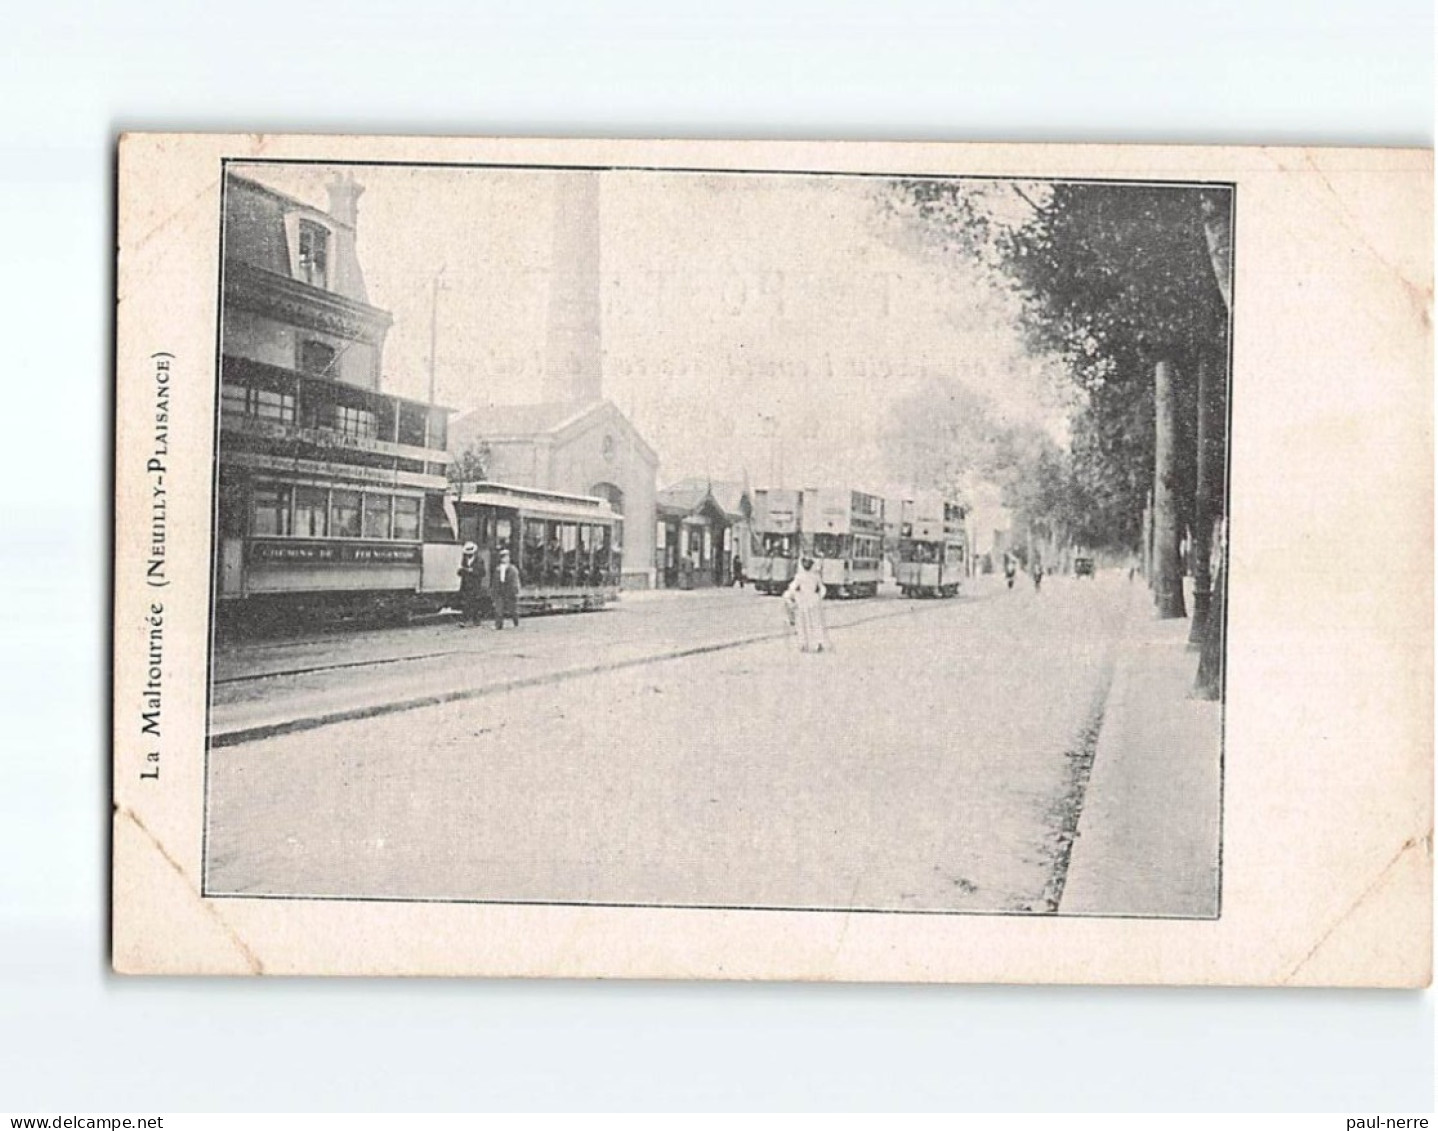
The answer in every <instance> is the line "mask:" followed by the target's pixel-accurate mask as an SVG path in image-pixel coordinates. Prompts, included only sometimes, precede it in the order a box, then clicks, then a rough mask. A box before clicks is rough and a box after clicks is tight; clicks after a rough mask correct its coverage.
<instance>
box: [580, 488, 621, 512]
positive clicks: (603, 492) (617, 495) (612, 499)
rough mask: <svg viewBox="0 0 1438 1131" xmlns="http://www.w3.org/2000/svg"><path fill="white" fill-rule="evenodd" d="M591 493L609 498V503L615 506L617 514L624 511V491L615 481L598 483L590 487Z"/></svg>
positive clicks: (602, 497)
mask: <svg viewBox="0 0 1438 1131" xmlns="http://www.w3.org/2000/svg"><path fill="white" fill-rule="evenodd" d="M589 493H590V494H591V495H595V496H597V497H598V498H601V499H605V500H607V501H608V503H609V505H610V506H611V507H613V508H614V513H615V514H623V513H624V492H623V491H621V490H620V489H619V488H618V487H616V486H615V485H614V484H613V483H596V484H595V485H594V486H593V487H591V488H589Z"/></svg>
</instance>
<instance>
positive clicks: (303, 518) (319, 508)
mask: <svg viewBox="0 0 1438 1131" xmlns="http://www.w3.org/2000/svg"><path fill="white" fill-rule="evenodd" d="M329 503H330V500H329V492H328V491H326V490H325V489H324V488H323V487H296V488H295V533H296V534H297V535H299V537H301V538H323V537H324V536H325V532H326V531H327V530H328V529H329V521H328V520H329Z"/></svg>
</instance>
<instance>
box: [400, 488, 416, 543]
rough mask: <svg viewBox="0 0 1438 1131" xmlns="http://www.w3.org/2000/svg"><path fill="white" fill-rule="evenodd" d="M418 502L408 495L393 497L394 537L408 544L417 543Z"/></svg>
mask: <svg viewBox="0 0 1438 1131" xmlns="http://www.w3.org/2000/svg"><path fill="white" fill-rule="evenodd" d="M419 504H420V500H419V499H417V498H413V497H412V496H409V495H396V496H395V497H394V536H395V537H396V538H403V539H406V540H407V541H410V542H418V541H419Z"/></svg>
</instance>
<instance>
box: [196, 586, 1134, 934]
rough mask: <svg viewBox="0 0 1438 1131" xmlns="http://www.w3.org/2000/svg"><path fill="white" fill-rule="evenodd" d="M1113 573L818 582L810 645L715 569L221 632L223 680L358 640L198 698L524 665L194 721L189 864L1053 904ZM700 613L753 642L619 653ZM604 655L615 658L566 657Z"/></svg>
mask: <svg viewBox="0 0 1438 1131" xmlns="http://www.w3.org/2000/svg"><path fill="white" fill-rule="evenodd" d="M1128 600H1129V590H1128V588H1127V583H1126V582H1125V581H1124V580H1122V579H1121V578H1119V577H1118V576H1116V575H1102V576H1100V577H1099V578H1097V579H1094V580H1082V581H1080V580H1073V579H1068V578H1061V577H1055V578H1050V579H1048V580H1046V582H1045V585H1044V591H1043V593H1042V594H1041V595H1035V594H1034V592H1033V591H1032V587H1031V586H1028V585H1022V586H1020V588H1018V589H1016V590H1015V591H1013V592H1012V593H1010V592H1007V591H1005V590H1004V589H1003V588H1002V582H1001V581H999V582H998V584H997V585H995V584H994V582H993V581H992V580H991V579H980V581H979V583H978V584H977V585H976V586H975V587H973V588H972V589H971V592H970V595H968V596H966V597H965V598H962V599H959V600H957V601H905V600H901V599H899V598H897V597H894V596H892V595H887V596H882V597H880V598H878V599H876V600H871V601H855V602H851V603H833V604H830V605H828V606H827V611H828V613H829V616H830V624H831V627H832V628H833V635H834V642H835V645H836V651H835V652H834V653H833V654H831V655H802V654H799V653H798V652H797V651H796V649H795V648H794V645H793V642H792V640H791V639H790V638H787V637H786V636H783V635H778V636H775V635H773V634H774V633H776V632H779V633H782V629H783V622H782V610H781V606H780V605H779V603H778V602H777V601H776V600H773V599H765V598H762V597H759V596H757V595H755V594H753V593H750V592H740V591H723V592H709V593H696V594H674V595H662V596H650V597H646V598H643V599H641V600H638V601H630V602H626V603H625V604H624V605H623V606H622V607H621V608H618V609H615V610H611V611H609V612H606V613H603V614H590V615H572V616H566V617H549V618H536V619H533V620H530V621H526V622H525V624H524V626H523V628H521V629H520V631H519V632H517V633H515V632H506V633H504V634H498V633H495V632H494V631H493V630H492V629H486V630H482V631H481V630H475V631H466V630H460V629H456V628H453V627H448V626H443V627H441V626H433V627H425V628H418V629H406V630H397V631H394V632H389V633H366V634H359V635H353V636H347V637H340V638H337V639H333V640H330V641H328V642H310V643H304V644H294V643H291V644H285V645H281V646H270V647H262V646H257V645H247V646H244V647H243V648H236V649H231V650H229V651H228V652H226V653H225V654H223V655H221V656H220V657H219V663H218V665H217V675H219V676H220V677H221V678H222V679H223V678H225V677H226V676H227V675H228V676H233V675H254V674H256V673H259V672H261V671H284V670H294V669H296V668H300V667H316V666H325V665H339V664H352V665H361V666H350V667H338V666H330V667H328V669H327V670H325V671H319V672H314V673H311V674H308V675H302V676H301V675H295V676H282V677H278V678H277V679H276V680H268V679H252V680H242V681H240V682H237V683H230V684H224V683H222V684H221V685H220V692H221V696H220V699H221V702H220V705H219V706H218V707H217V716H219V715H222V714H223V712H224V710H225V709H227V708H226V707H225V704H227V703H230V704H237V705H242V704H244V703H253V702H257V701H260V700H261V699H262V695H261V693H262V692H270V693H271V698H272V699H273V700H275V701H277V702H282V703H288V704H290V705H291V706H293V707H295V708H296V709H298V710H301V711H303V710H310V709H311V708H312V707H313V703H312V700H313V699H314V698H315V697H318V698H320V699H324V698H325V697H327V696H330V697H333V696H335V695H337V694H339V691H338V690H337V688H348V689H349V694H350V695H351V696H352V697H353V696H354V695H356V694H358V690H357V689H359V690H364V689H366V688H367V689H368V691H367V693H368V694H370V701H371V702H377V701H378V699H379V698H382V697H383V696H382V695H376V694H374V692H375V689H376V688H378V689H379V690H381V691H383V692H384V693H385V694H398V695H407V694H409V693H410V692H412V691H413V690H414V689H415V688H416V687H418V686H420V685H422V684H423V683H424V681H425V680H432V679H434V678H437V677H438V675H439V673H443V679H444V681H446V685H448V684H449V683H451V682H453V681H454V680H456V679H460V680H469V681H472V682H476V683H482V682H483V681H484V680H486V679H491V680H492V679H506V678H508V676H509V675H510V674H511V673H513V672H514V671H526V672H531V673H533V674H534V678H535V682H534V683H532V684H530V685H528V686H522V687H518V688H514V689H511V690H507V691H498V692H495V693H494V694H489V695H481V696H479V697H475V698H465V699H457V700H455V701H453V702H448V703H443V704H440V705H436V706H429V707H422V708H417V709H412V710H405V711H402V712H395V713H388V714H380V715H376V716H374V717H368V718H360V719H356V720H354V721H349V722H341V723H335V724H332V725H325V726H318V727H315V728H313V729H309V730H305V731H302V732H297V733H290V734H278V735H275V736H273V737H269V738H264V739H259V740H254V741H241V742H238V743H236V744H234V745H229V746H221V747H218V748H216V749H215V750H214V751H212V753H211V758H210V773H211V790H210V808H209V813H210V822H211V824H210V832H209V841H208V888H209V890H210V891H212V892H215V893H235V894H238V893H249V894H260V893H265V894H312V895H334V896H371V897H374V896H384V897H397V898H448V899H474V900H507V901H512V900H535V901H582V902H598V903H664V904H673V903H682V904H691V905H725V906H775V907H780V906H782V907H868V908H885V909H913V910H935V909H941V910H974V911H978V910H982V911H1030V910H1033V911H1042V910H1052V909H1053V907H1054V906H1055V903H1056V900H1057V895H1058V891H1059V887H1060V884H1061V875H1062V866H1063V863H1064V861H1065V859H1066V857H1067V846H1068V843H1069V841H1070V840H1071V838H1072V834H1073V829H1074V826H1075V824H1076V822H1077V819H1078V805H1079V802H1080V800H1081V795H1082V786H1083V783H1084V781H1085V779H1086V777H1087V773H1088V768H1087V758H1086V755H1087V754H1088V753H1089V752H1091V749H1092V744H1093V737H1094V733H1095V732H1096V730H1097V726H1096V723H1097V718H1098V715H1097V712H1098V711H1099V710H1100V709H1101V707H1102V703H1103V697H1104V694H1105V693H1106V690H1107V682H1108V679H1109V678H1110V675H1111V670H1112V663H1113V652H1114V647H1115V643H1116V640H1117V639H1118V637H1119V635H1120V633H1121V631H1122V629H1123V622H1124V616H1125V609H1126V607H1127V602H1128ZM756 638H757V639H756ZM725 639H729V640H748V641H750V642H748V643H742V644H739V645H737V646H734V647H727V648H726V647H716V650H711V651H705V652H701V653H698V654H690V655H686V656H683V657H681V658H676V659H668V660H655V661H653V662H647V663H646V662H639V660H636V657H642V656H643V655H644V654H646V651H647V653H648V654H651V655H661V654H663V650H664V649H665V648H674V647H688V646H690V645H693V644H695V643H703V644H705V645H706V646H707V645H713V646H717V645H719V644H720V643H721V642H722V641H723V640H725ZM438 650H443V651H445V652H446V653H447V654H446V655H444V656H429V657H428V658H424V659H411V660H399V659H395V660H394V662H390V663H382V664H377V665H368V666H363V665H364V661H366V660H368V659H376V658H386V659H391V658H394V657H399V656H426V655H427V654H428V653H432V652H435V651H438ZM606 659H614V660H619V661H622V662H624V663H626V664H627V666H622V667H619V668H617V669H611V670H602V671H596V672H592V673H591V674H586V675H573V674H568V675H566V674H565V673H569V672H572V671H573V670H574V668H575V665H576V663H578V662H580V661H581V660H582V661H583V662H584V663H585V664H589V665H590V666H593V664H594V663H602V662H604V661H605V660H606ZM546 671H548V672H549V673H551V674H552V675H554V676H557V677H558V678H554V679H551V678H550V677H549V676H546V674H545V672H546ZM236 709H239V708H238V707H236Z"/></svg>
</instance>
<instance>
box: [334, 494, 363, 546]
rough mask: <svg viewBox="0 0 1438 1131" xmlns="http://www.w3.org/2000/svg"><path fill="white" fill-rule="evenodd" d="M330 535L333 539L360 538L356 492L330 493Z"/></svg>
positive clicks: (358, 503) (358, 502) (358, 506)
mask: <svg viewBox="0 0 1438 1131" xmlns="http://www.w3.org/2000/svg"><path fill="white" fill-rule="evenodd" d="M330 534H331V536H333V537H335V538H358V537H359V536H360V493H359V492H358V491H341V490H339V489H335V490H334V491H331V492H330Z"/></svg>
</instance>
